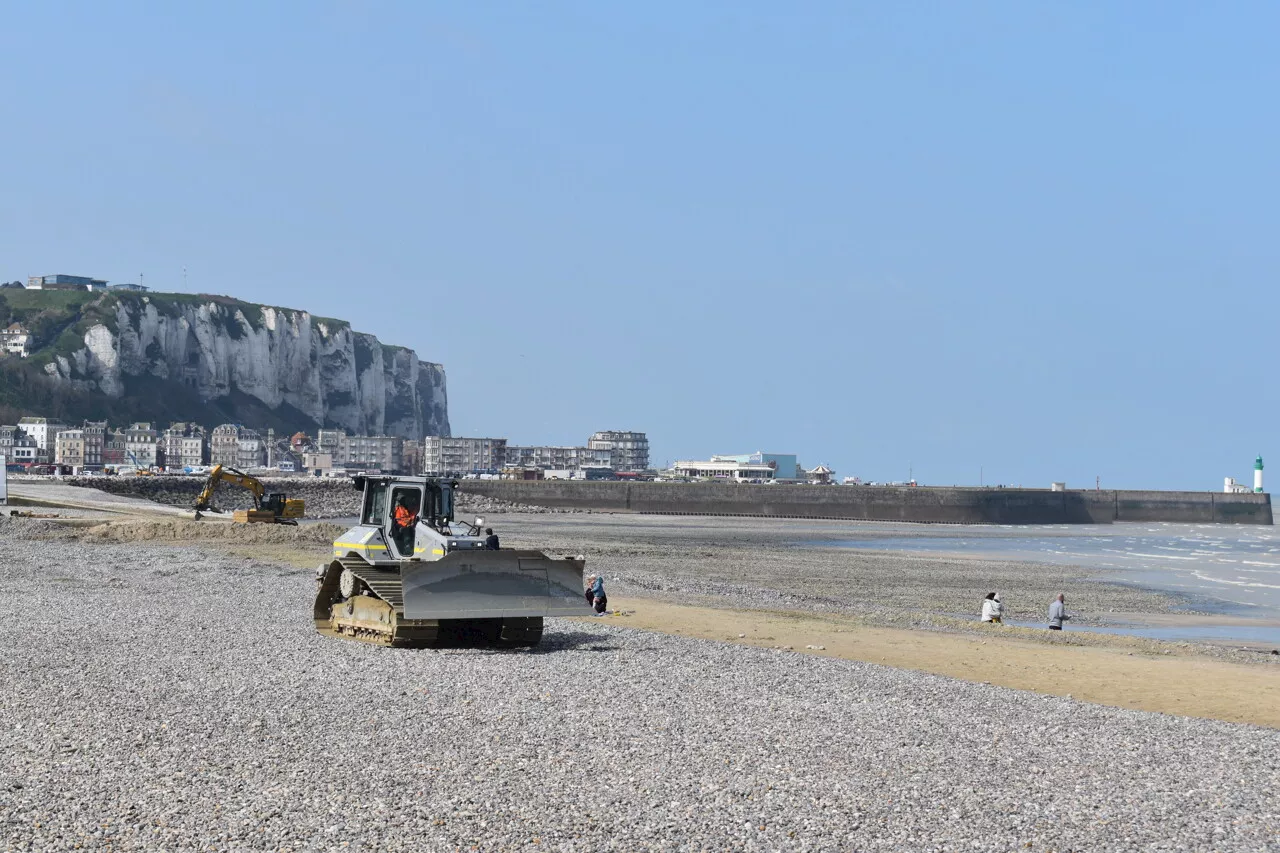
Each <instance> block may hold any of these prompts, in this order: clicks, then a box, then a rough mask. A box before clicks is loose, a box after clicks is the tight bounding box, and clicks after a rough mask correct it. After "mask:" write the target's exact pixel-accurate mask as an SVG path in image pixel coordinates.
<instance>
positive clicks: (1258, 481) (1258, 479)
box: [1253, 454, 1262, 493]
mask: <svg viewBox="0 0 1280 853" xmlns="http://www.w3.org/2000/svg"><path fill="white" fill-rule="evenodd" d="M1253 490H1254V491H1255V492H1259V493H1260V492H1261V491H1262V455H1261V454H1259V455H1258V459H1257V461H1255V462H1254V463H1253Z"/></svg>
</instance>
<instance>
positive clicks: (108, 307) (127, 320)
mask: <svg viewBox="0 0 1280 853" xmlns="http://www.w3.org/2000/svg"><path fill="white" fill-rule="evenodd" d="M68 320H69V322H68V324H67V326H66V327H65V329H64V330H63V331H62V332H61V334H60V336H59V337H58V338H57V340H56V343H52V344H50V345H49V346H47V347H45V348H43V349H41V350H38V351H37V352H36V353H34V354H33V360H39V361H40V362H41V363H43V365H44V367H43V369H44V372H45V374H46V375H47V376H48V377H49V378H50V379H52V380H54V381H56V382H58V383H59V384H66V385H70V386H72V387H74V388H76V389H79V390H83V391H98V392H101V393H102V394H105V395H107V396H108V397H113V398H118V397H120V396H121V395H122V394H124V393H125V391H126V388H127V387H128V386H129V385H130V380H131V379H137V378H148V379H150V380H151V383H152V384H154V380H161V381H163V382H169V383H177V384H178V385H180V386H181V392H182V393H183V394H185V395H190V394H192V393H194V394H195V395H197V396H198V397H199V399H200V400H201V401H218V400H221V399H223V398H231V397H235V398H237V399H242V398H241V397H239V396H238V395H247V396H248V397H250V398H253V399H254V400H256V401H258V402H260V403H261V404H263V405H265V406H266V407H267V408H268V409H271V410H276V409H281V407H284V409H285V410H289V411H292V410H296V411H297V412H298V413H301V414H302V415H304V416H305V417H306V418H309V419H310V420H312V421H314V422H315V424H316V425H319V426H326V427H339V428H344V429H347V430H350V431H351V432H353V433H363V434H369V435H374V434H384V433H385V434H388V435H400V436H404V437H405V438H413V439H417V438H421V437H422V436H423V435H448V434H449V416H448V407H447V399H446V394H445V376H444V368H443V367H442V366H440V365H439V364H433V363H431V362H426V361H420V360H419V359H418V356H417V354H416V353H414V352H413V350H409V349H405V348H403V347H393V346H387V345H384V344H381V343H380V342H379V341H378V339H377V338H375V337H374V336H373V335H367V334H362V333H360V332H354V331H352V329H351V327H350V326H349V325H348V324H347V323H346V322H344V321H340V320H330V319H325V318H319V317H312V316H311V315H310V314H308V313H307V312H305V311H295V310H290V309H283V308H272V307H268V306H262V305H253V304H251V303H244V302H239V301H237V300H231V299H225V298H222V297H195V296H190V295H187V294H154V295H152V294H147V295H144V294H132V293H130V294H123V293H122V294H116V293H107V294H104V295H103V296H102V297H100V298H99V299H98V300H96V301H94V302H92V303H90V304H86V305H83V306H81V310H80V311H79V312H78V313H77V315H76V316H75V317H71V318H68ZM161 387H163V385H162V386H161ZM174 390H175V391H177V390H178V389H174ZM246 425H250V426H252V425H253V424H251V423H246Z"/></svg>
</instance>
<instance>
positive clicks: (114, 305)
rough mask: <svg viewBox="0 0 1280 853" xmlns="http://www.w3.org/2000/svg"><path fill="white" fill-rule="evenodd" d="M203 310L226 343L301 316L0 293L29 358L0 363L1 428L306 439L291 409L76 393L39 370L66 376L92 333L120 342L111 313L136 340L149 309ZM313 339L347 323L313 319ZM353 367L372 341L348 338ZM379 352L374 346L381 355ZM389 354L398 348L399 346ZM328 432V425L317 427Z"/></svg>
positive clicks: (135, 299)
mask: <svg viewBox="0 0 1280 853" xmlns="http://www.w3.org/2000/svg"><path fill="white" fill-rule="evenodd" d="M201 306H212V307H211V308H210V318H211V319H212V320H213V321H214V322H215V323H218V324H221V325H222V326H223V327H224V328H225V330H226V333H227V335H228V336H230V337H231V338H233V339H235V340H239V339H241V338H243V337H244V336H245V335H246V334H247V333H249V331H250V330H255V331H256V330H259V329H262V328H263V327H264V325H265V323H266V316H265V311H266V310H267V309H268V308H271V309H273V310H275V311H277V312H280V313H283V314H303V313H305V312H303V311H300V310H298V309H293V308H281V307H278V306H265V305H260V304H257V303H253V302H245V301H244V300H241V299H235V298H233V297H229V296H216V295H211V294H203V293H199V294H197V293H149V292H148V293H139V292H134V291H105V292H89V291H78V290H27V289H25V288H4V289H0V328H2V327H4V326H8V325H9V324H10V323H14V322H17V323H20V324H22V325H23V326H24V327H25V328H27V329H28V330H29V331H30V332H31V334H32V338H33V340H32V354H31V356H30V357H29V358H26V359H21V358H18V357H16V356H8V357H6V356H3V355H0V423H14V422H15V421H16V419H17V418H19V417H25V416H28V415H42V416H45V417H50V418H57V419H60V420H62V421H63V422H65V423H78V422H80V421H81V420H84V419H92V420H100V419H103V418H105V419H107V420H109V421H111V422H112V423H128V422H131V421H136V420H143V421H155V422H158V423H167V422H169V421H179V420H187V421H196V422H199V423H204V424H206V425H209V426H212V425H215V424H219V423H226V422H228V421H230V422H239V423H246V424H250V423H251V424H254V425H256V426H260V427H264V428H265V427H274V428H276V429H277V430H281V431H286V430H288V431H296V430H304V431H311V430H314V429H316V428H317V427H318V426H322V425H321V424H317V423H316V422H315V421H313V420H312V419H311V418H309V417H308V416H307V415H305V414H304V413H302V412H301V411H298V410H297V409H294V408H293V407H291V406H288V405H287V404H286V405H283V406H280V407H278V408H276V409H272V408H270V407H268V406H267V405H266V404H264V403H262V402H261V401H260V400H258V399H256V398H254V397H252V396H250V395H247V394H244V393H241V392H239V391H235V390H233V391H232V393H231V394H230V395H228V396H226V397H220V398H217V399H214V400H201V399H200V397H199V395H198V394H197V393H196V392H195V391H194V390H193V389H191V388H187V387H186V386H184V385H183V384H182V383H180V382H174V381H168V380H164V379H160V378H157V377H154V376H125V377H123V383H124V393H123V394H122V395H121V396H119V397H108V396H106V395H105V394H103V393H101V392H98V391H94V390H87V389H86V388H84V387H76V385H75V384H74V383H69V382H66V381H60V380H55V379H52V378H51V377H50V376H49V374H48V373H47V371H46V366H47V365H49V364H50V363H51V362H54V361H56V360H57V359H58V358H59V357H61V358H63V359H66V360H67V362H68V363H69V364H70V365H71V367H72V378H73V379H74V378H78V375H77V374H76V371H75V359H74V355H75V353H77V352H79V351H81V350H83V349H84V346H85V344H84V336H85V333H86V332H88V331H89V329H91V328H92V327H94V326H96V325H99V324H101V325H104V326H106V327H107V328H108V329H110V330H111V331H112V332H113V333H115V334H119V333H120V329H119V328H117V325H118V323H119V319H118V318H119V317H120V316H121V314H120V313H119V309H120V308H121V307H123V308H124V309H125V312H124V316H127V317H128V318H129V321H130V324H131V325H132V326H133V330H134V331H135V332H138V331H140V329H141V323H140V318H141V317H142V315H143V313H144V312H145V311H146V310H147V309H148V308H151V309H154V310H155V311H156V313H158V314H160V315H162V316H170V317H177V316H179V315H181V314H182V313H183V312H184V311H186V310H189V309H190V308H192V307H201ZM311 320H312V324H313V326H314V327H315V329H316V331H317V333H319V334H320V335H322V336H324V337H331V336H333V335H336V334H340V333H342V332H344V331H348V330H350V328H351V324H350V323H349V322H347V321H346V320H339V319H336V318H331V317H312V318H311ZM353 342H354V346H355V353H356V362H357V367H358V368H359V369H360V370H362V371H363V370H365V369H367V368H368V367H370V366H371V365H372V364H373V362H374V347H375V346H377V345H378V342H377V339H376V338H374V337H373V336H372V335H361V334H357V335H354V336H353ZM388 349H389V348H388V347H386V346H383V349H382V354H383V355H384V357H385V355H386V353H387V351H388ZM392 349H399V348H398V347H396V348H392ZM146 354H147V356H148V357H149V358H151V359H152V360H153V361H154V360H159V359H160V358H161V357H162V356H163V354H162V353H161V352H160V351H159V347H158V346H157V345H156V344H154V343H153V344H152V345H151V346H149V347H148V349H147V350H146ZM334 396H335V399H334V400H332V401H330V402H331V403H332V404H333V405H335V406H337V405H343V404H345V405H350V403H351V402H352V400H351V399H350V397H351V395H349V394H348V395H346V396H347V398H348V399H346V400H343V399H340V398H341V397H342V395H341V394H336V395H334ZM324 426H330V424H324Z"/></svg>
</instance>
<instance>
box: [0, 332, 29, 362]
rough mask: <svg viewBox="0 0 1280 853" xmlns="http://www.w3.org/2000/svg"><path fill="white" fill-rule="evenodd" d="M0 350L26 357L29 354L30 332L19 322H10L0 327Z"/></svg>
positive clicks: (7, 353)
mask: <svg viewBox="0 0 1280 853" xmlns="http://www.w3.org/2000/svg"><path fill="white" fill-rule="evenodd" d="M0 352H4V353H5V354H6V355H16V356H18V357H19V358H26V357H27V356H29V355H31V332H29V331H28V330H27V329H26V327H24V326H23V325H22V324H21V323H10V324H9V326H8V328H5V329H0Z"/></svg>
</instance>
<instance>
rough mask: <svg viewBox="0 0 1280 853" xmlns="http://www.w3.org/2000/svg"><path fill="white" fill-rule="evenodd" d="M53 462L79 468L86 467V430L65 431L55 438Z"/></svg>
mask: <svg viewBox="0 0 1280 853" xmlns="http://www.w3.org/2000/svg"><path fill="white" fill-rule="evenodd" d="M53 461H54V462H57V463H58V464H59V465H71V466H72V467H75V468H79V467H82V466H83V465H84V430H79V429H64V430H62V431H60V432H59V433H58V434H57V435H56V436H54V455H53Z"/></svg>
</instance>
